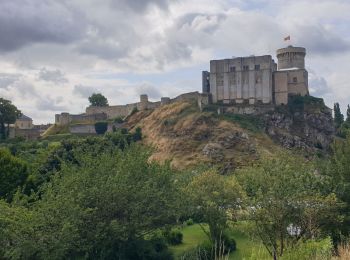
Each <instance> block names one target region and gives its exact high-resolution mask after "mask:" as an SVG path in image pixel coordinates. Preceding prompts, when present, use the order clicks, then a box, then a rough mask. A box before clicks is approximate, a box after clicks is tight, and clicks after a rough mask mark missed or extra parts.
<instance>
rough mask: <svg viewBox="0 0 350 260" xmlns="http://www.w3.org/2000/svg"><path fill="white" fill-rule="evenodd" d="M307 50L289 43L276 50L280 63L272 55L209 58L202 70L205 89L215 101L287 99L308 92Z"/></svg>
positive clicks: (281, 101)
mask: <svg viewBox="0 0 350 260" xmlns="http://www.w3.org/2000/svg"><path fill="white" fill-rule="evenodd" d="M305 55H306V50H305V48H302V47H293V46H288V47H287V48H282V49H279V50H277V59H278V65H277V64H276V63H275V61H274V60H273V59H272V57H271V56H270V55H264V56H250V57H240V58H232V59H224V60H212V61H210V72H208V71H203V72H202V91H203V93H209V94H210V95H211V97H212V102H213V103H222V104H233V105H234V104H249V105H254V104H259V103H260V104H273V105H282V104H287V103H288V96H290V95H301V96H305V95H308V94H309V91H308V72H307V70H306V69H305Z"/></svg>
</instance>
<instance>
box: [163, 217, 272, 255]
mask: <svg viewBox="0 0 350 260" xmlns="http://www.w3.org/2000/svg"><path fill="white" fill-rule="evenodd" d="M181 232H182V234H183V243H182V244H181V245H178V246H171V247H170V249H171V251H172V252H173V253H174V256H175V259H180V257H181V256H182V255H183V254H184V253H186V252H188V251H190V250H191V249H194V248H196V247H197V246H198V245H200V244H202V243H203V242H205V241H207V240H208V237H207V236H206V234H205V233H204V232H203V230H202V229H201V227H200V226H199V225H198V224H195V225H192V226H186V227H184V228H183V229H182V230H181ZM230 234H231V235H232V237H233V238H234V239H235V240H236V243H237V250H236V251H234V252H232V253H230V257H229V259H230V260H239V259H247V260H248V259H249V258H250V256H251V255H252V253H255V254H257V253H258V252H259V257H260V260H265V259H270V258H271V257H270V256H269V255H268V253H267V251H266V249H265V248H264V247H263V245H262V244H261V243H259V242H256V241H252V240H250V239H249V237H248V236H247V235H246V234H244V233H243V232H242V231H241V230H240V225H239V224H238V225H236V226H235V227H234V228H232V229H231V230H230ZM261 257H262V258H261Z"/></svg>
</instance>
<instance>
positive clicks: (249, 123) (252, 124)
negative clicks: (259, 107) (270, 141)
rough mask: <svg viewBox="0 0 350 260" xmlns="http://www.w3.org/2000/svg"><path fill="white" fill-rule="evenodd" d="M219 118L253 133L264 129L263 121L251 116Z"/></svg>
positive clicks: (223, 116) (233, 115)
mask: <svg viewBox="0 0 350 260" xmlns="http://www.w3.org/2000/svg"><path fill="white" fill-rule="evenodd" d="M220 118H221V119H224V120H227V121H230V122H234V123H238V124H239V126H240V127H242V128H244V129H247V130H250V131H252V132H255V133H257V132H261V131H263V129H264V127H265V123H264V121H263V119H262V118H261V117H257V116H253V115H238V114H223V115H221V116H220Z"/></svg>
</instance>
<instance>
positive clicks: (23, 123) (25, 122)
mask: <svg viewBox="0 0 350 260" xmlns="http://www.w3.org/2000/svg"><path fill="white" fill-rule="evenodd" d="M33 127H34V126H33V119H31V118H30V117H28V116H26V115H23V114H22V115H21V116H20V117H19V118H18V119H17V120H16V122H15V128H17V129H32V128H33Z"/></svg>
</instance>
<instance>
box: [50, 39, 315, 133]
mask: <svg viewBox="0 0 350 260" xmlns="http://www.w3.org/2000/svg"><path fill="white" fill-rule="evenodd" d="M305 56H306V50H305V48H302V47H293V46H288V47H286V48H282V49H279V50H277V59H278V64H276V63H275V61H274V60H273V59H272V56H271V55H264V56H249V57H240V58H232V59H223V60H212V61H210V72H209V71H203V72H202V93H199V92H191V93H185V94H182V95H180V96H178V97H176V98H173V99H170V98H169V97H162V98H161V100H160V101H157V102H150V101H149V100H148V96H147V95H141V96H140V102H137V103H132V104H126V105H118V106H105V107H103V106H89V107H87V108H86V111H85V113H83V114H79V115H72V114H69V113H61V114H57V115H56V116H55V124H56V125H70V126H69V130H70V132H71V133H89V134H91V133H95V129H94V122H96V121H109V127H108V129H109V130H111V129H112V127H113V121H114V119H116V118H119V117H121V118H125V117H127V116H129V115H130V114H132V113H133V111H134V110H138V111H142V110H148V109H155V108H157V107H160V106H162V105H166V104H169V103H173V102H176V101H181V100H191V101H196V102H197V103H198V105H199V107H200V109H202V107H204V106H206V105H208V104H210V103H213V104H217V105H219V106H220V105H222V106H223V107H224V109H223V110H225V111H227V112H231V113H239V114H261V113H265V112H267V111H271V110H274V108H275V107H276V106H279V105H283V104H287V103H288V98H289V96H291V95H300V96H305V95H308V94H309V91H308V72H307V70H306V69H305Z"/></svg>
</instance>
